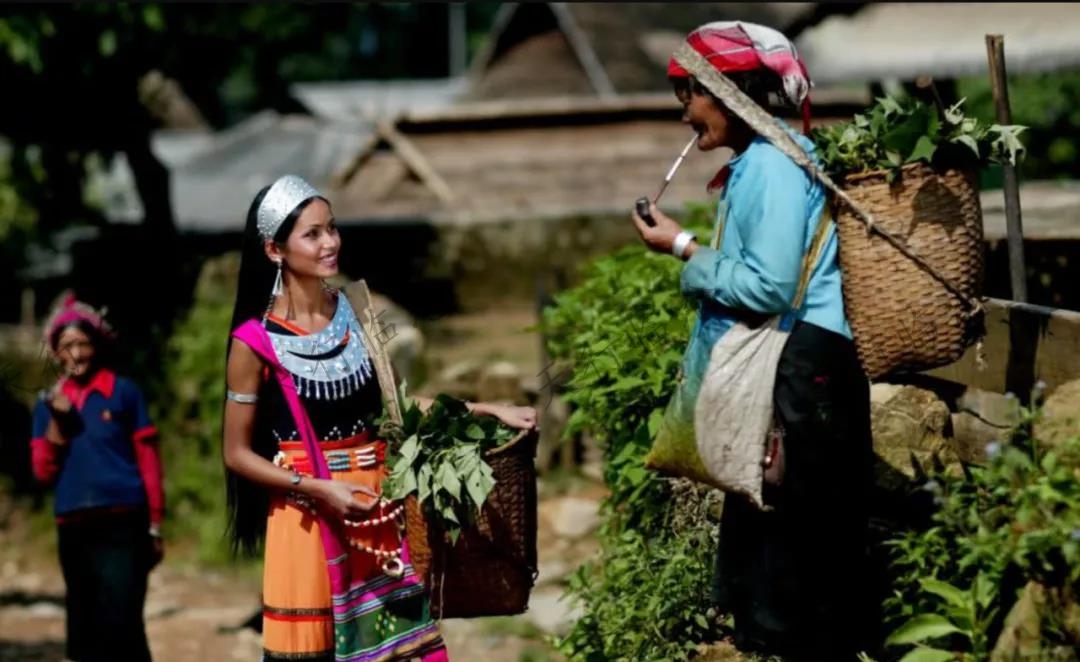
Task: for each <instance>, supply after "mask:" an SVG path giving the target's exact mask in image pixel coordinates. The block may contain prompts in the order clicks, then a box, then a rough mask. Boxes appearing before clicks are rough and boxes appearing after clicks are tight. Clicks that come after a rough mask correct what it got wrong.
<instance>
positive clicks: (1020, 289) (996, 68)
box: [986, 34, 1028, 303]
mask: <svg viewBox="0 0 1080 662" xmlns="http://www.w3.org/2000/svg"><path fill="white" fill-rule="evenodd" d="M986 57H987V59H988V60H989V62H990V85H991V88H992V90H993V94H994V105H995V106H996V107H997V121H998V124H1012V110H1011V109H1010V108H1009V85H1008V81H1007V76H1006V72H1005V38H1004V37H1003V36H1002V35H999V34H988V35H986ZM1004 174H1005V182H1004V188H1005V223H1006V225H1005V227H1006V235H1007V237H1008V244H1009V280H1010V281H1011V283H1012V298H1013V301H1019V302H1021V303H1026V302H1027V300H1028V298H1027V272H1026V269H1025V266H1024V230H1023V223H1022V222H1021V215H1020V186H1019V183H1018V181H1017V176H1016V166H1015V165H1012V164H1005V166H1004Z"/></svg>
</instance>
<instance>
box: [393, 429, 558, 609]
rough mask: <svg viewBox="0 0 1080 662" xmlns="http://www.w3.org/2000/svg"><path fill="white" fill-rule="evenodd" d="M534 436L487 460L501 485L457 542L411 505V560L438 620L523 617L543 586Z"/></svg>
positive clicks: (512, 443)
mask: <svg viewBox="0 0 1080 662" xmlns="http://www.w3.org/2000/svg"><path fill="white" fill-rule="evenodd" d="M537 441H538V435H537V434H536V433H535V431H533V432H530V431H522V432H521V433H519V434H518V435H517V436H515V437H514V438H513V439H511V440H510V441H508V442H507V443H505V444H503V445H502V446H499V447H497V448H493V449H491V450H490V451H488V452H487V453H485V454H484V460H485V461H486V462H487V463H488V464H489V465H490V466H491V469H492V473H493V474H494V478H495V487H494V488H492V490H491V493H490V494H489V495H488V498H487V501H485V502H484V507H483V508H482V509H481V512H480V516H479V517H478V518H477V519H476V522H475V524H474V525H473V526H470V527H466V528H464V529H463V530H462V532H461V535H460V536H459V537H458V541H457V544H451V543H450V538H449V536H447V535H446V534H445V533H444V532H443V530H442V528H441V526H439V525H438V524H437V523H432V522H429V521H428V520H427V519H426V518H425V516H424V513H423V511H422V509H421V507H420V504H419V502H418V501H417V499H416V497H415V496H410V497H409V498H408V499H406V502H405V527H406V536H407V538H408V541H409V556H410V558H411V561H412V565H413V567H414V568H415V569H416V572H417V574H418V575H419V576H420V577H421V578H422V580H423V581H424V584H425V585H426V586H427V587H428V592H429V594H430V596H431V614H432V616H433V617H435V618H474V617H479V616H510V615H514V614H521V613H524V612H525V610H526V609H527V608H528V604H529V593H530V592H531V591H532V588H533V585H534V583H535V582H536V575H537V554H536V532H537V511H536V506H537V494H536V464H535V462H534V460H535V457H536V444H537Z"/></svg>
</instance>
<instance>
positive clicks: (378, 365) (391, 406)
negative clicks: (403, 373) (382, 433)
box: [341, 279, 404, 425]
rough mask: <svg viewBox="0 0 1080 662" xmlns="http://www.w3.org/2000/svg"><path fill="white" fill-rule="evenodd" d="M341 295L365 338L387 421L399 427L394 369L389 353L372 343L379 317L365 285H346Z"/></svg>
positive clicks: (377, 333)
mask: <svg viewBox="0 0 1080 662" xmlns="http://www.w3.org/2000/svg"><path fill="white" fill-rule="evenodd" d="M341 292H342V294H344V295H345V298H346V299H347V300H348V302H349V305H350V306H352V309H353V313H354V314H355V315H356V321H357V322H358V323H359V326H360V331H361V332H362V333H363V334H364V344H365V345H366V346H367V348H368V350H369V352H368V353H369V354H370V355H371V362H372V363H373V364H374V366H375V374H376V376H378V378H379V388H380V389H381V390H382V399H383V404H384V406H385V407H386V408H387V411H388V413H389V414H390V420H391V421H393V422H394V423H396V424H397V425H401V424H402V422H403V420H404V419H403V418H402V415H401V399H400V397H399V396H398V388H397V379H396V378H395V377H394V365H393V364H392V363H391V362H390V352H389V350H387V349H386V347H384V346H382V345H377V344H376V343H375V338H376V337H377V336H378V335H379V330H378V329H377V328H375V318H376V317H377V316H378V313H376V312H375V310H374V309H373V308H372V306H371V292H370V291H369V290H368V286H367V282H366V281H364V280H363V279H361V280H358V281H356V282H353V283H349V284H348V285H346V286H345V287H343V288H341Z"/></svg>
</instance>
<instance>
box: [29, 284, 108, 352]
mask: <svg viewBox="0 0 1080 662" xmlns="http://www.w3.org/2000/svg"><path fill="white" fill-rule="evenodd" d="M80 321H81V322H86V323H87V324H89V325H90V326H91V327H92V328H94V329H95V330H97V331H98V333H100V334H101V335H102V336H104V337H106V338H113V337H114V333H113V330H112V327H111V326H110V325H109V323H108V322H106V321H105V311H104V310H101V311H98V310H95V309H94V308H93V307H92V306H90V305H89V304H86V303H83V302H82V301H79V300H78V299H76V298H75V294H74V293H73V292H71V291H70V290H69V291H68V292H65V293H64V298H63V300H61V302H60V304H59V305H58V306H57V307H56V308H55V309H53V312H52V314H51V315H49V319H48V321H46V322H45V338H44V340H45V343H46V344H47V345H48V346H49V347H50V348H51V349H53V350H55V349H56V347H55V346H53V334H54V333H56V331H58V330H59V329H62V328H64V327H65V326H67V325H69V324H71V323H73V322H80Z"/></svg>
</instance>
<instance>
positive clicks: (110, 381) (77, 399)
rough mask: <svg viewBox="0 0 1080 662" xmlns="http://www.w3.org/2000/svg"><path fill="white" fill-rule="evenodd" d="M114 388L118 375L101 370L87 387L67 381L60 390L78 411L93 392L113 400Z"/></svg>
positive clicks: (70, 380)
mask: <svg viewBox="0 0 1080 662" xmlns="http://www.w3.org/2000/svg"><path fill="white" fill-rule="evenodd" d="M114 386H116V373H114V372H113V371H112V370H108V369H106V368H101V369H100V370H98V371H97V372H96V373H94V376H93V377H91V378H90V381H89V382H87V384H86V386H83V385H82V384H79V383H78V382H76V381H75V380H74V379H66V380H64V383H63V385H62V386H61V387H60V388H61V389H62V390H63V392H64V396H65V397H66V398H67V399H68V400H70V401H71V404H73V405H75V407H76V408H77V409H82V407H83V405H84V404H86V398H87V397H89V395H90V392H91V391H97V392H98V393H100V394H101V395H103V396H105V397H106V398H111V397H112V394H113V387H114Z"/></svg>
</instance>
